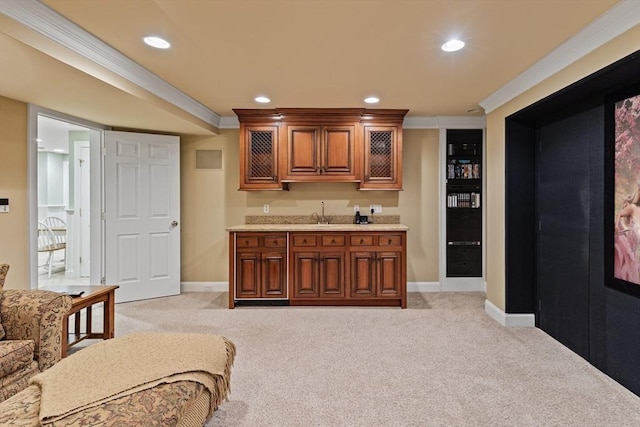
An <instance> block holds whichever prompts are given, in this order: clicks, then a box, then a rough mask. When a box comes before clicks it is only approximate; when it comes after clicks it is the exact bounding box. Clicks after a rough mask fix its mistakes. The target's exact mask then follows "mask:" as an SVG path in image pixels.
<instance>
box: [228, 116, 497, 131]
mask: <svg viewBox="0 0 640 427" xmlns="http://www.w3.org/2000/svg"><path fill="white" fill-rule="evenodd" d="M486 124H487V120H486V117H485V116H438V117H405V119H404V121H403V122H402V128H403V129H482V128H485V127H486ZM218 128H219V129H239V128H240V122H239V121H238V118H237V117H235V116H222V117H221V118H220V126H218Z"/></svg>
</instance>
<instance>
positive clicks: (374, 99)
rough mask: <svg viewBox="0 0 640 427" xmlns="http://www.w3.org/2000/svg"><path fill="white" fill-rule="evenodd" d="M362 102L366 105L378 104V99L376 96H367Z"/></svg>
mask: <svg viewBox="0 0 640 427" xmlns="http://www.w3.org/2000/svg"><path fill="white" fill-rule="evenodd" d="M364 102H366V103H367V104H377V103H378V102H380V98H378V97H376V96H369V97H367V98H365V99H364Z"/></svg>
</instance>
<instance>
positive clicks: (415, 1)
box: [0, 0, 617, 134]
mask: <svg viewBox="0 0 640 427" xmlns="http://www.w3.org/2000/svg"><path fill="white" fill-rule="evenodd" d="M12 1H13V0H2V2H3V3H4V6H6V5H7V4H8V3H10V2H12ZM22 1H23V3H22V4H23V5H24V4H28V3H29V2H31V3H32V0H22ZM616 3H617V2H616V0H580V1H572V0H563V1H559V0H518V1H513V0H473V1H471V0H393V1H392V0H379V1H375V0H342V1H339V0H316V1H313V0H299V1H292V0H217V1H214V0H93V1H78V0H42V2H41V3H38V4H37V5H39V6H42V4H44V5H46V6H47V7H48V8H51V9H52V10H53V11H55V13H56V14H60V15H62V16H64V17H66V18H67V19H68V20H70V21H72V22H74V23H75V24H77V25H78V26H79V27H81V29H82V30H83V31H86V32H88V33H90V34H92V35H93V36H95V37H97V39H99V40H101V41H103V42H104V43H106V44H107V45H108V46H110V47H111V48H113V49H115V50H117V51H118V52H119V53H121V54H123V55H125V56H126V57H127V58H129V59H130V60H132V61H133V62H134V63H135V64H139V65H140V66H142V67H143V69H140V70H142V72H150V73H151V76H152V77H153V76H155V77H156V78H157V80H158V81H159V82H161V83H162V84H165V85H166V83H168V84H169V85H170V86H168V87H167V88H168V90H170V91H171V90H173V91H175V90H176V89H177V91H176V92H179V93H180V94H181V95H182V96H184V95H187V96H188V98H189V99H188V101H190V102H194V103H195V104H197V106H199V107H202V109H203V110H204V111H205V114H204V115H205V116H206V114H209V113H210V115H211V116H212V117H216V116H222V117H223V118H224V117H227V116H234V114H233V111H232V109H233V108H275V107H327V108H328V107H368V108H400V109H409V113H408V117H435V116H464V115H472V116H473V115H475V116H478V115H480V116H482V115H483V114H484V111H483V110H482V108H481V107H480V103H481V102H482V101H483V100H484V99H486V98H487V97H489V96H491V95H492V94H494V93H495V92H496V91H498V90H500V89H501V88H503V87H504V86H505V85H507V84H508V83H509V82H511V81H512V80H513V79H515V78H517V77H518V76H519V75H521V73H523V72H525V71H526V70H528V69H530V68H531V67H532V66H534V65H535V64H536V63H538V62H539V61H541V60H543V59H544V58H545V57H546V56H547V55H549V54H550V53H551V52H552V51H554V49H556V48H558V47H559V46H561V45H562V44H563V43H566V42H567V41H569V40H570V39H571V37H572V36H573V35H574V34H576V33H578V32H579V31H580V30H582V29H584V28H585V27H587V26H589V25H590V24H591V23H592V22H593V21H594V20H596V19H597V18H598V17H599V16H600V15H602V14H604V13H605V12H607V11H608V10H609V9H610V8H611V7H612V6H614V5H615V4H616ZM0 6H1V5H0ZM0 12H2V8H1V7H0ZM49 13H52V11H49ZM42 22H43V23H45V22H47V21H46V20H45V21H42ZM43 25H44V24H43ZM36 27H37V24H36ZM76 30H77V31H81V30H80V29H76ZM74 34H77V33H74ZM149 34H152V35H160V36H163V37H164V38H166V39H167V40H169V41H170V42H171V43H172V47H171V48H170V49H168V50H155V49H152V48H150V47H148V46H146V45H145V44H143V43H142V40H141V38H142V36H144V35H149ZM450 37H457V38H460V39H462V40H464V41H465V42H466V46H465V48H464V49H463V50H461V51H458V52H453V53H446V52H443V51H442V50H441V49H440V46H441V44H442V43H443V42H444V41H446V40H447V39H448V38H450ZM76 39H82V40H79V41H78V40H75V41H77V42H82V43H84V44H85V45H87V46H90V48H91V49H94V50H95V51H98V49H97V48H95V47H94V45H95V43H93V42H92V38H91V37H90V36H89V35H87V37H84V36H83V37H76ZM116 59H117V58H116ZM113 63H117V61H115V60H114V61H113ZM113 63H112V64H111V66H106V67H105V66H104V65H97V64H96V63H95V62H92V61H90V60H87V58H86V57H84V56H83V55H79V54H78V53H77V51H74V50H73V49H72V48H69V47H68V46H66V47H65V46H60V45H59V44H57V43H56V42H54V41H52V40H50V39H47V38H46V37H44V36H43V35H42V34H39V33H38V32H37V31H33V30H32V29H29V28H27V27H26V26H25V25H22V24H21V23H19V22H18V21H17V20H14V19H12V18H9V17H8V16H7V15H6V14H2V13H0V95H2V96H6V97H10V98H13V99H17V100H20V101H24V102H28V103H34V104H36V105H39V106H42V107H46V108H49V109H52V110H56V111H60V112H63V113H66V114H70V115H74V116H77V117H80V118H83V119H87V120H91V121H95V122H96V123H100V124H104V125H107V126H114V127H118V128H132V129H146V130H157V131H164V132H169V133H182V134H209V133H212V132H215V126H213V127H212V126H209V125H207V123H206V122H207V119H206V118H205V119H203V118H202V116H197V115H195V116H194V114H191V113H189V112H188V111H185V109H183V108H180V106H179V104H180V102H177V103H176V102H171V101H167V100H166V99H165V98H162V96H159V95H158V94H157V93H154V90H153V89H149V88H144V87H143V88H141V85H140V84H135V83H132V82H131V81H130V80H128V79H127V78H123V77H122V75H121V74H120V75H118V74H117V73H116V72H114V70H113V67H112V65H113ZM128 69H129V70H133V71H135V72H136V73H138V72H139V71H140V70H137V69H134V68H131V67H129V68H128ZM143 75H144V74H143ZM147 80H148V79H147ZM257 95H267V96H269V97H270V98H271V100H272V102H271V103H270V104H267V105H263V104H257V103H256V102H255V101H254V97H255V96H257ZM369 95H376V96H378V97H379V98H380V99H381V101H380V103H379V104H377V105H375V106H368V105H365V104H364V103H363V98H365V97H366V96H369ZM185 98H186V97H185ZM177 105H178V106H177ZM199 107H198V108H199ZM219 118H220V117H218V119H219Z"/></svg>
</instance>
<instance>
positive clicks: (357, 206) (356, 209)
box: [353, 205, 360, 213]
mask: <svg viewBox="0 0 640 427" xmlns="http://www.w3.org/2000/svg"><path fill="white" fill-rule="evenodd" d="M356 212H360V205H353V213H356Z"/></svg>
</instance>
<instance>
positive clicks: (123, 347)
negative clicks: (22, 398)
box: [30, 333, 235, 424]
mask: <svg viewBox="0 0 640 427" xmlns="http://www.w3.org/2000/svg"><path fill="white" fill-rule="evenodd" d="M234 357H235V347H234V345H233V343H232V342H231V341H228V340H227V339H226V338H224V337H221V336H217V335H206V334H186V333H136V334H131V335H127V336H124V337H122V338H114V339H111V340H106V341H102V342H100V343H97V344H94V345H91V346H89V347H87V348H86V349H83V350H81V351H79V352H77V353H75V354H73V355H71V356H69V357H67V358H66V359H63V360H61V361H60V362H58V363H57V364H56V365H54V366H53V367H51V368H50V369H48V370H46V371H44V372H43V373H41V374H38V375H36V376H34V377H33V378H32V379H31V381H30V383H32V384H37V385H38V386H40V388H41V392H42V396H41V400H40V422H42V423H43V424H44V423H47V422H53V421H56V420H60V419H62V418H64V417H66V416H68V415H70V414H74V413H77V412H80V411H82V410H83V409H86V408H90V407H94V406H97V405H100V404H102V403H104V402H108V401H110V400H113V399H116V398H119V397H122V396H126V395H129V394H133V393H135V392H137V391H140V390H144V389H148V388H151V387H154V386H156V385H158V384H161V383H168V382H175V381H183V380H187V381H196V382H199V383H201V384H203V385H204V386H205V387H206V388H207V389H209V391H210V392H211V396H212V402H211V406H210V408H209V413H210V414H211V413H212V412H213V411H214V410H216V409H217V407H218V405H219V404H220V403H221V402H222V401H224V400H225V399H226V397H227V393H228V392H229V381H230V376H231V365H232V364H233V359H234Z"/></svg>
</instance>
